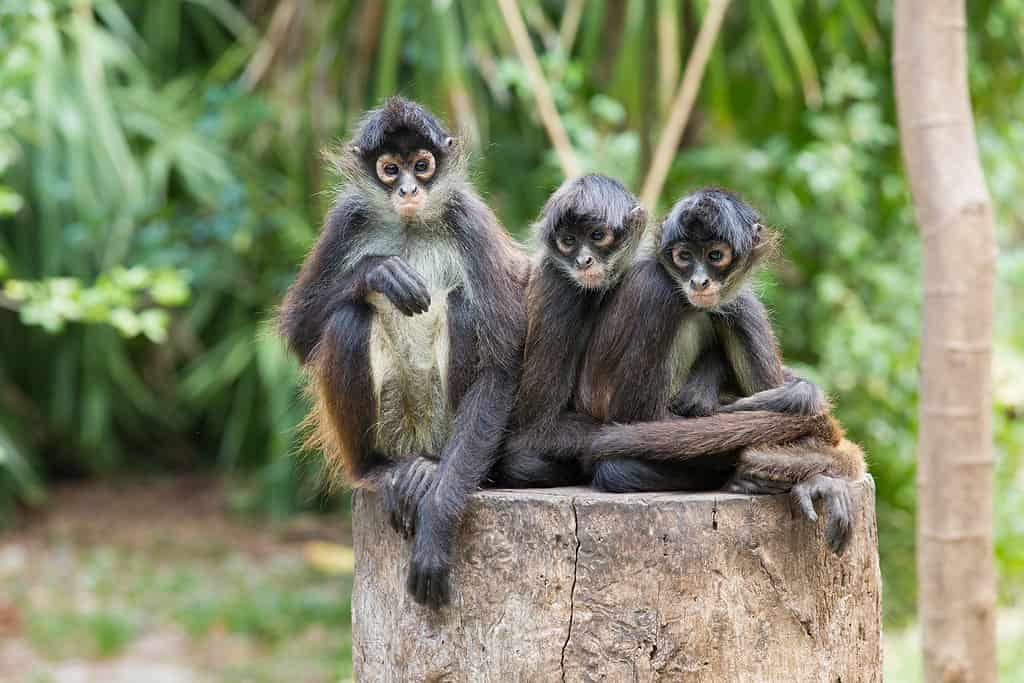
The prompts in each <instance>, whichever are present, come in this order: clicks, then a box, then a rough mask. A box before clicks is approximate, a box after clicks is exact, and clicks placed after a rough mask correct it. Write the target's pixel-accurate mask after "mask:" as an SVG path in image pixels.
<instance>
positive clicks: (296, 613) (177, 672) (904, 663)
mask: <svg viewBox="0 0 1024 683" xmlns="http://www.w3.org/2000/svg"><path fill="white" fill-rule="evenodd" d="M350 542H351V539H350V536H349V530H348V528H347V524H346V522H345V521H344V520H343V519H341V518H340V516H328V515H325V516H311V517H299V518H295V519H292V520H290V521H288V522H287V523H285V524H282V525H277V526H275V525H269V524H267V523H258V524H257V523H246V522H244V521H243V520H240V519H238V518H237V517H234V516H231V515H228V514H227V513H226V510H225V505H224V501H223V497H222V496H221V494H220V491H219V490H218V488H217V486H216V485H215V484H213V483H212V482H210V481H208V480H201V479H160V480H144V481H125V482H121V483H118V484H99V485H97V484H90V485H87V486H74V487H65V488H59V489H57V490H56V491H55V492H54V496H53V505H52V506H51V508H50V509H49V511H48V512H47V513H46V514H45V515H44V516H40V517H38V518H36V519H30V520H28V521H27V522H26V523H25V524H23V525H21V526H20V527H19V528H17V529H16V530H14V531H13V532H7V533H6V534H5V535H3V536H2V537H0V681H3V682H4V683H6V682H7V681H11V682H12V683H15V682H17V683H21V682H22V681H25V682H31V683H35V682H43V681H53V682H54V683H94V682H95V683H129V682H131V683H135V682H137V681H146V682H147V683H191V682H193V681H204V682H205V681H212V682H220V681H224V682H228V681H238V682H242V681H246V682H250V681H252V682H262V681H268V682H269V681H289V682H291V681H296V682H302V683H318V682H320V681H345V680H349V679H351V676H352V668H351V642H350V639H351V628H350V624H351V613H350V605H349V602H350V595H351V586H352V573H351V559H352V557H351V552H350V550H349V546H350ZM999 636H1000V641H1001V643H1000V645H1001V647H1000V668H1001V673H1002V680H1003V681H1007V682H1011V683H1012V682H1015V681H1020V682H1022V683H1024V609H1010V610H1003V611H1002V612H1001V614H1000V634H999ZM885 650H886V651H885V674H886V675H885V680H886V681H889V682H890V683H893V682H895V683H903V682H904V681H907V682H913V681H920V680H921V671H920V656H919V634H918V631H917V630H916V629H908V630H905V631H900V632H889V633H887V634H886V639H885Z"/></svg>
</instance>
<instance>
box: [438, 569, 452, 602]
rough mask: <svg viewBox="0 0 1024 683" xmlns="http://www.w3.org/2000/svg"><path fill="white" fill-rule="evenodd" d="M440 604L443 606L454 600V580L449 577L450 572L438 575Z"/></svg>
mask: <svg viewBox="0 0 1024 683" xmlns="http://www.w3.org/2000/svg"><path fill="white" fill-rule="evenodd" d="M437 580H438V606H439V607H443V606H444V605H447V604H448V603H450V602H451V600H452V582H451V581H450V580H449V579H448V573H447V572H445V573H443V574H442V575H440V576H439V577H438V579H437Z"/></svg>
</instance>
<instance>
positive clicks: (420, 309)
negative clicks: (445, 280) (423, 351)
mask: <svg viewBox="0 0 1024 683" xmlns="http://www.w3.org/2000/svg"><path fill="white" fill-rule="evenodd" d="M366 286H367V288H369V290H370V291H372V292H379V293H381V294H383V295H384V296H386V297H387V298H388V301H390V302H391V303H392V304H394V305H395V308H397V309H398V310H400V311H401V312H402V313H404V314H405V315H410V316H411V315H416V314H417V313H424V312H426V310H427V309H428V308H430V290H429V289H428V288H427V283H426V282H425V281H424V280H423V277H422V276H421V275H420V274H419V273H417V272H416V271H415V270H413V269H412V267H411V266H410V265H409V264H408V263H406V262H405V260H404V259H402V258H400V257H398V256H389V257H387V258H386V259H384V260H383V261H381V262H380V263H378V264H377V265H376V266H374V267H373V268H372V269H371V270H370V272H369V273H367V274H366Z"/></svg>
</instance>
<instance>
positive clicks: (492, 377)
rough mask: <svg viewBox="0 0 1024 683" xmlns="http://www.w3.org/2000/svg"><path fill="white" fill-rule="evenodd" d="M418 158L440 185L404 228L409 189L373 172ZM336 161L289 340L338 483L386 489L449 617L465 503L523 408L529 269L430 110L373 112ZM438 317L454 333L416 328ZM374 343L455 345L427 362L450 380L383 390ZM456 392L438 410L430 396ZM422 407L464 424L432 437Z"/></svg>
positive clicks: (429, 188)
mask: <svg viewBox="0 0 1024 683" xmlns="http://www.w3.org/2000/svg"><path fill="white" fill-rule="evenodd" d="M417 149H426V150H428V151H430V152H431V153H432V154H433V155H434V158H435V159H436V163H437V171H436V174H435V175H434V176H433V177H431V178H429V179H425V180H423V181H422V182H421V183H420V184H419V185H418V187H417V193H418V194H419V196H420V197H422V198H423V200H422V204H421V208H420V209H418V212H417V213H415V214H413V215H411V216H410V215H400V214H399V213H397V209H396V208H395V206H396V205H395V203H394V201H393V195H392V192H393V191H394V190H395V188H392V187H389V186H388V184H387V183H383V182H381V179H380V178H378V177H377V175H376V173H377V171H375V168H376V165H375V163H374V160H375V159H377V158H378V157H379V155H380V154H381V153H383V152H385V151H386V152H387V153H389V154H391V153H394V154H397V155H398V156H400V157H402V158H408V155H409V154H410V153H415V150H417ZM336 163H337V166H338V168H339V170H340V171H341V172H342V173H343V175H344V177H345V181H346V182H345V184H344V185H343V186H342V188H341V189H340V191H339V193H338V198H337V200H336V202H335V204H334V207H333V208H332V209H331V210H330V211H329V212H328V215H327V218H326V220H325V223H324V228H323V231H322V232H321V235H320V238H319V240H318V241H317V244H316V245H315V246H314V247H313V249H312V251H311V252H310V254H309V255H308V256H307V258H306V261H305V263H304V264H303V266H302V269H301V271H300V273H299V276H298V277H297V278H296V281H295V283H294V284H293V285H292V287H291V288H290V289H289V290H288V293H287V295H286V296H285V300H284V303H283V305H282V307H281V314H280V328H281V332H282V335H283V336H284V337H285V339H286V340H287V342H288V345H289V347H290V348H291V349H292V350H293V351H294V352H295V353H296V355H298V357H299V359H300V361H302V363H303V366H304V368H305V370H306V371H307V373H308V374H309V375H310V378H311V383H312V386H313V391H314V393H315V396H316V406H315V407H314V410H313V412H312V413H311V415H310V417H309V419H308V421H307V422H308V423H309V424H311V425H312V426H313V429H314V435H313V437H312V439H313V441H314V442H315V443H317V444H318V445H320V446H321V447H322V448H323V450H324V453H325V456H326V459H327V462H328V466H329V469H330V471H331V472H332V475H333V478H334V479H335V480H336V481H341V480H345V481H347V482H348V483H350V484H352V485H354V486H372V487H376V488H378V489H381V490H382V493H383V494H384V498H385V501H386V502H387V503H388V504H389V506H390V507H391V509H392V523H393V524H394V525H395V526H396V528H398V529H399V530H401V531H403V532H404V533H406V534H409V535H411V534H412V533H413V532H415V537H416V538H415V542H414V545H413V550H412V559H411V562H410V572H409V582H408V586H409V590H410V592H411V593H412V594H413V596H414V598H415V599H416V600H417V601H420V602H424V603H427V604H430V605H432V606H439V605H441V604H444V603H445V602H446V601H447V600H448V573H449V569H450V565H451V544H452V542H453V539H454V533H455V531H456V529H457V526H458V523H459V520H460V518H461V516H462V512H463V510H464V509H465V505H466V500H467V497H468V496H469V494H470V493H472V492H473V491H474V490H475V489H476V488H477V487H479V486H480V484H481V483H482V482H483V480H484V479H485V477H486V475H487V473H488V472H489V471H490V470H491V468H492V467H493V465H494V462H495V460H496V459H497V456H498V447H499V445H500V442H501V439H502V438H503V436H504V430H505V426H506V422H507V419H508V415H509V411H510V410H511V407H512V401H513V397H514V392H515V387H516V383H517V380H518V376H519V364H520V357H519V351H520V349H521V346H522V339H523V335H524V334H525V310H524V306H523V299H522V290H523V287H524V285H525V273H526V265H527V264H526V262H525V258H524V257H523V255H522V253H521V251H520V250H519V248H518V246H517V245H516V244H515V243H514V242H513V241H512V240H511V238H510V237H509V236H508V234H507V233H506V232H505V230H504V229H503V228H502V226H501V225H500V224H499V223H498V221H497V219H496V218H495V216H494V215H493V213H492V212H491V211H490V210H489V209H488V208H487V206H486V205H484V203H483V202H482V201H481V200H480V198H479V197H477V196H476V194H475V193H474V191H473V189H472V187H471V186H470V184H469V183H468V181H467V180H466V179H465V177H464V166H465V163H464V159H463V158H462V154H461V149H460V147H459V145H458V143H457V141H456V140H454V139H453V138H452V137H451V136H450V135H448V133H447V132H446V131H445V130H444V129H443V128H442V127H441V126H440V124H439V123H438V122H437V121H436V120H435V119H434V117H433V116H431V115H430V113H429V112H427V111H426V110H425V109H424V108H423V107H421V106H420V105H418V104H416V103H414V102H409V101H407V100H403V99H401V98H391V99H389V100H387V101H386V102H385V103H384V105H383V106H382V107H381V108H380V109H377V110H374V111H372V112H369V113H368V114H367V116H366V117H365V118H364V120H363V123H362V124H361V128H360V131H359V132H358V133H357V134H356V136H355V137H354V138H353V139H352V141H351V143H350V144H349V145H348V146H347V147H346V148H345V150H344V151H343V152H341V154H340V156H339V157H338V158H337V159H336ZM403 178H405V180H404V181H403V182H410V183H411V182H417V181H415V180H413V179H412V176H403ZM408 187H411V185H408ZM404 190H405V188H399V189H398V191H399V192H402V191H404ZM416 263H420V264H421V265H422V267H423V268H427V269H428V270H424V271H423V272H419V271H417V269H416V268H414V267H413V266H411V265H410V264H416ZM440 296H443V297H444V299H443V300H434V299H438V297H440ZM435 307H436V308H435ZM442 309H443V310H442ZM429 311H435V312H434V313H432V314H431V315H435V316H440V315H442V314H443V315H445V316H446V325H445V326H444V328H443V332H440V333H438V332H436V331H435V328H433V327H430V326H429V325H428V326H427V327H421V328H417V327H416V321H417V320H435V319H436V320H440V318H439V317H438V318H417V317H416V316H421V315H427V313H428V312H429ZM437 324H438V326H440V323H437ZM387 326H390V327H387ZM374 330H377V332H376V334H378V335H388V334H391V335H392V336H390V337H388V336H382V337H381V339H383V340H384V342H381V343H385V342H386V343H390V344H396V343H405V344H409V343H411V344H413V345H414V347H415V342H407V341H406V340H408V339H412V340H416V339H419V338H420V337H421V336H423V335H428V336H429V338H431V339H434V338H435V337H433V336H430V335H435V334H441V335H442V340H443V342H442V341H436V342H431V343H432V344H434V346H432V347H428V348H426V349H421V348H413V350H414V351H424V352H428V351H429V353H431V354H434V357H438V356H439V355H440V356H444V357H445V358H446V362H445V363H440V361H437V363H438V365H437V366H436V368H437V373H440V372H441V369H442V368H446V372H447V375H446V377H445V378H444V380H445V381H439V380H438V381H433V379H432V377H436V376H437V374H435V375H432V376H427V380H430V381H431V385H430V386H429V387H424V386H420V385H418V384H417V383H416V382H418V381H420V380H419V379H407V377H418V376H417V375H415V372H414V370H415V369H410V368H408V367H404V366H393V367H392V366H384V367H382V368H380V369H381V370H382V373H381V377H378V378H375V377H374V376H373V375H374V368H373V367H371V365H372V357H373V356H372V353H371V345H372V343H373V342H372V335H373V334H375V332H374ZM382 330H383V331H382ZM402 335H408V336H402ZM441 343H444V344H446V345H447V346H439V345H438V344H441ZM381 348H383V349H384V350H383V351H380V352H378V353H379V354H380V353H383V354H385V355H383V356H380V358H381V359H382V360H379V361H378V362H380V363H390V362H392V361H391V360H389V359H394V360H396V361H397V362H399V363H401V362H402V354H401V353H396V352H395V351H394V348H389V347H386V346H385V347H381ZM402 348H405V347H402ZM444 349H447V353H446V354H443V353H442V351H443V350H444ZM387 354H390V355H387ZM431 367H432V368H433V367H434V366H431ZM420 379H422V378H420ZM381 382H388V383H387V384H384V385H381V384H380V383H381ZM444 390H446V391H447V395H443V396H440V398H439V399H438V400H437V401H433V399H432V398H431V396H432V394H431V392H434V391H437V392H441V393H443V391H444ZM378 394H379V395H380V396H381V398H380V400H378V398H377V397H378ZM424 394H427V396H426V397H424ZM385 398H386V399H387V401H385ZM424 398H425V400H427V403H426V404H425V405H427V406H428V407H429V408H430V410H432V411H434V412H432V413H431V415H434V413H436V412H437V411H441V412H442V413H444V412H445V411H447V414H449V415H450V423H446V422H442V421H441V420H438V419H435V420H434V421H433V422H430V423H428V424H427V426H426V427H425V428H424V427H423V425H421V424H418V423H417V420H420V419H421V416H420V414H419V413H418V412H417V410H416V409H415V408H412V407H410V406H412V405H413V404H412V403H410V402H414V401H416V400H421V399H424ZM417 405H418V404H417ZM385 418H387V421H385ZM439 429H444V430H445V431H444V434H443V436H442V437H441V440H440V441H438V442H436V444H435V446H430V444H431V443H435V442H434V441H433V439H434V435H435V433H436V430H439ZM381 444H387V445H386V447H382V446H381ZM403 444H419V445H417V446H415V447H409V448H408V449H407V450H402V449H403V448H405V446H404V445H403ZM425 444H426V445H425Z"/></svg>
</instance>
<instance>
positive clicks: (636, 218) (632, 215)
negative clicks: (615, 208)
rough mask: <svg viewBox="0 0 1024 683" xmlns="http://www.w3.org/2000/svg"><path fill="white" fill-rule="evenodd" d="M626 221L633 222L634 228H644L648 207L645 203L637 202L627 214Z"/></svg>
mask: <svg viewBox="0 0 1024 683" xmlns="http://www.w3.org/2000/svg"><path fill="white" fill-rule="evenodd" d="M626 222H627V223H630V224H632V226H633V227H634V228H637V229H643V227H644V225H646V224H647V209H645V208H644V207H643V205H641V204H637V205H636V206H634V207H633V208H632V209H630V210H629V213H628V214H626Z"/></svg>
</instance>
